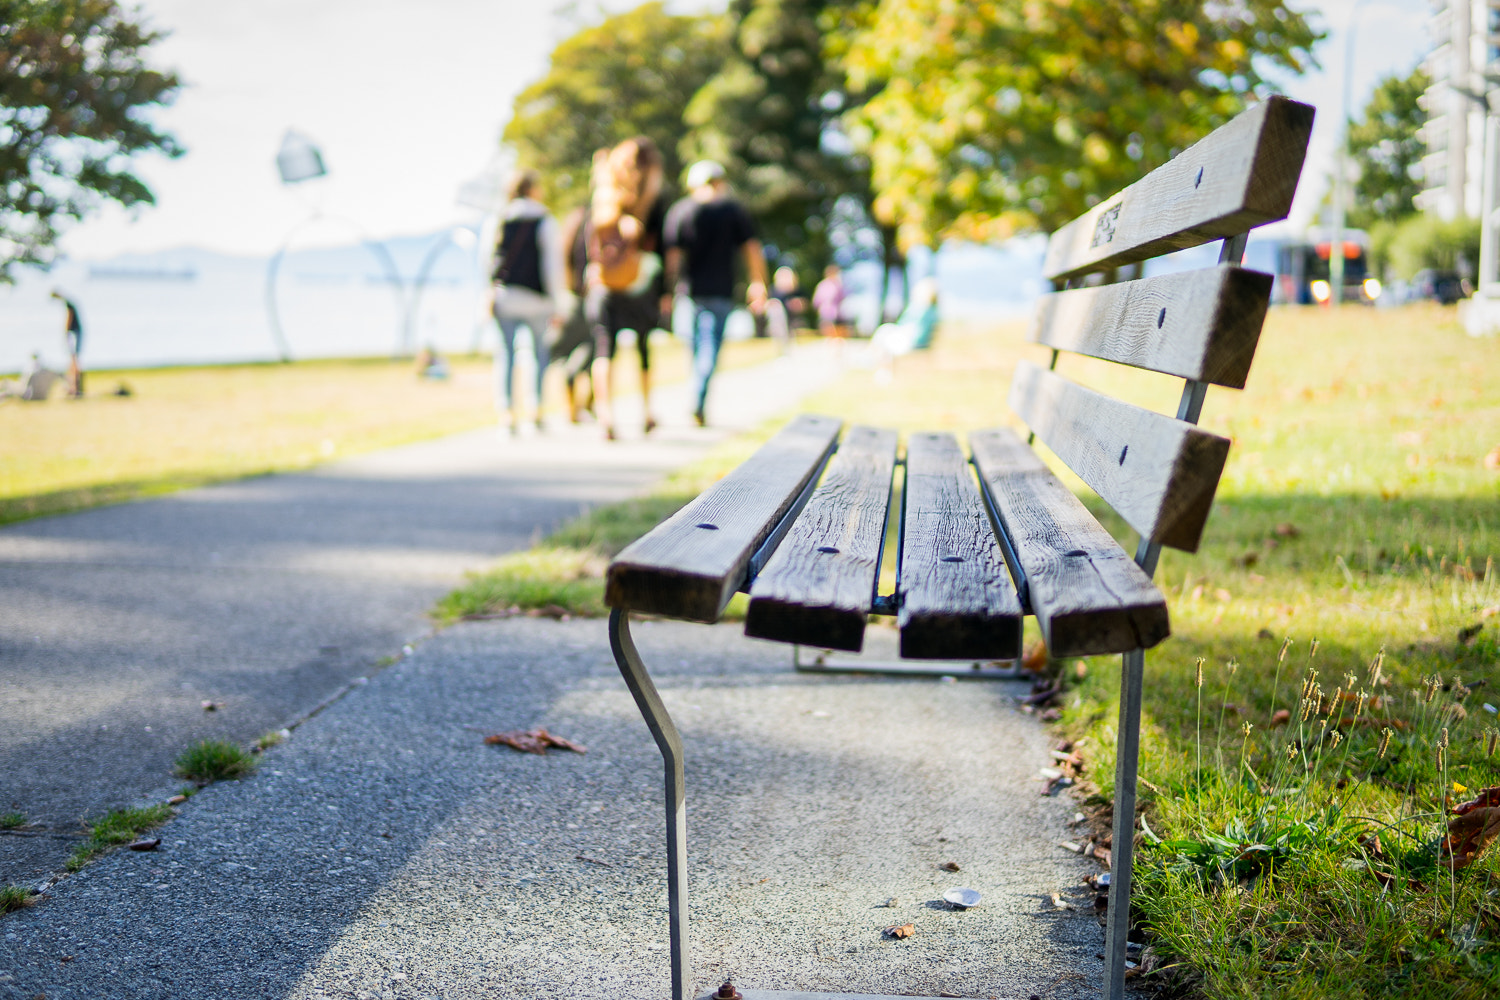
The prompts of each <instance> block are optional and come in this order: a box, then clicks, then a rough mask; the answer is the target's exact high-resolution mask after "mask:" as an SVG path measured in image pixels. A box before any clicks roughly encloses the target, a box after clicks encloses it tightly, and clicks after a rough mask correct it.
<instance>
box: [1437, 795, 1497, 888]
mask: <svg viewBox="0 0 1500 1000" xmlns="http://www.w3.org/2000/svg"><path fill="white" fill-rule="evenodd" d="M1452 811H1453V817H1454V818H1453V819H1451V820H1449V821H1448V836H1447V837H1445V838H1443V843H1442V855H1443V857H1445V858H1447V859H1448V865H1449V867H1450V868H1452V869H1453V870H1454V871H1457V870H1458V869H1460V868H1464V867H1467V866H1468V865H1469V863H1470V862H1472V861H1474V860H1475V859H1476V858H1478V857H1479V856H1480V855H1481V854H1483V853H1484V850H1485V848H1487V847H1489V846H1490V844H1492V843H1494V841H1495V838H1496V837H1500V785H1496V786H1493V787H1490V788H1485V789H1482V790H1481V791H1480V792H1479V794H1478V795H1476V796H1475V797H1474V798H1473V799H1471V800H1469V801H1468V802H1465V803H1463V804H1461V805H1457V806H1454V807H1453V810H1452Z"/></svg>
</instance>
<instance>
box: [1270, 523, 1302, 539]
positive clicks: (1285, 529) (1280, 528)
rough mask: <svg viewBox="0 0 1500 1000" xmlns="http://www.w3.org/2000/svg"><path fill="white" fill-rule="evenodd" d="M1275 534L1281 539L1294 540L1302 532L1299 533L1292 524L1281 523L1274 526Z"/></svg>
mask: <svg viewBox="0 0 1500 1000" xmlns="http://www.w3.org/2000/svg"><path fill="white" fill-rule="evenodd" d="M1276 534H1278V535H1280V536H1281V537H1282V538H1296V537H1297V536H1298V535H1300V534H1302V532H1301V531H1299V530H1298V529H1297V526H1296V525H1295V524H1293V523H1292V522H1290V521H1282V522H1281V523H1280V524H1278V525H1277V526H1276Z"/></svg>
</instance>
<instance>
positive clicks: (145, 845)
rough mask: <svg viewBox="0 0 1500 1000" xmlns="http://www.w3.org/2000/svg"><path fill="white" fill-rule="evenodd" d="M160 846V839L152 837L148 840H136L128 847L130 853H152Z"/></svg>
mask: <svg viewBox="0 0 1500 1000" xmlns="http://www.w3.org/2000/svg"><path fill="white" fill-rule="evenodd" d="M160 846H161V838H160V837H153V838H151V839H150V840H137V841H136V842H135V843H133V844H130V845H129V847H130V849H131V850H132V851H154V850H156V849H157V848H158V847H160Z"/></svg>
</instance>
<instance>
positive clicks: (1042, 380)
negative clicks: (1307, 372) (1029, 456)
mask: <svg viewBox="0 0 1500 1000" xmlns="http://www.w3.org/2000/svg"><path fill="white" fill-rule="evenodd" d="M1010 408H1011V409H1012V410H1014V411H1015V412H1016V414H1017V415H1018V416H1019V417H1020V418H1021V419H1022V420H1024V421H1025V422H1026V424H1027V426H1029V427H1030V428H1031V429H1032V431H1034V432H1035V433H1036V436H1037V437H1038V438H1039V439H1041V441H1042V442H1043V443H1044V444H1046V445H1047V447H1049V448H1051V449H1052V451H1053V452H1055V453H1056V454H1057V456H1058V457H1059V458H1061V459H1062V460H1063V461H1064V462H1065V463H1067V465H1068V468H1070V469H1072V470H1073V471H1074V472H1075V473H1077V474H1078V477H1079V478H1080V479H1082V480H1083V481H1084V482H1085V483H1087V484H1088V485H1089V487H1090V488H1092V489H1093V490H1094V492H1096V493H1098V494H1099V495H1100V496H1101V497H1103V498H1104V500H1105V501H1106V502H1107V503H1108V504H1109V505H1110V506H1111V507H1113V508H1114V509H1115V511H1116V512H1117V513H1118V514H1119V515H1120V516H1121V517H1123V518H1124V519H1125V522H1126V523H1127V524H1129V525H1130V526H1131V527H1132V528H1134V529H1135V530H1136V531H1138V532H1140V533H1141V534H1142V535H1144V536H1145V537H1146V538H1148V539H1150V540H1151V541H1153V542H1159V543H1160V544H1162V545H1168V546H1171V547H1172V548H1175V549H1183V550H1185V551H1188V552H1196V551H1197V549H1198V540H1199V538H1200V536H1201V535H1202V533H1203V524H1204V522H1205V521H1206V520H1207V519H1208V511H1209V508H1210V507H1211V506H1212V504H1213V498H1214V491H1215V489H1216V488H1217V487H1218V483H1219V474H1220V473H1221V472H1223V470H1224V461H1225V459H1226V458H1227V457H1228V455H1229V440H1228V439H1227V438H1222V437H1219V436H1218V435H1215V434H1209V433H1207V432H1206V431H1203V430H1201V429H1199V428H1198V427H1196V426H1194V425H1192V424H1189V423H1186V422H1184V421H1181V420H1176V419H1174V418H1172V417H1168V416H1164V415H1162V414H1160V413H1155V412H1152V411H1151V410H1145V409H1142V408H1140V407H1138V406H1132V405H1131V404H1129V403H1122V402H1120V401H1119V400H1117V399H1112V398H1111V397H1109V396H1105V395H1102V394H1101V393H1097V392H1094V391H1093V390H1092V389H1085V388H1084V387H1083V386H1080V385H1078V384H1076V383H1074V382H1070V381H1068V380H1067V379H1065V378H1063V377H1062V376H1060V375H1057V374H1054V373H1053V372H1049V371H1047V370H1046V369H1044V368H1041V367H1039V366H1037V365H1034V364H1032V363H1031V362H1029V361H1022V362H1021V363H1020V364H1019V365H1017V367H1016V376H1015V380H1014V381H1013V382H1012V383H1011V388H1010Z"/></svg>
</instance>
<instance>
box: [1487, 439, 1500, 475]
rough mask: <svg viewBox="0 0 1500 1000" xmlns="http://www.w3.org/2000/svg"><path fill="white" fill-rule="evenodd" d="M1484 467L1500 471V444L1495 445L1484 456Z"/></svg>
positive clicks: (1492, 470)
mask: <svg viewBox="0 0 1500 1000" xmlns="http://www.w3.org/2000/svg"><path fill="white" fill-rule="evenodd" d="M1484 467H1485V468H1486V469H1489V470H1490V471H1491V472H1500V444H1497V445H1495V447H1493V448H1491V449H1490V450H1489V454H1487V455H1485V456H1484Z"/></svg>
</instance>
